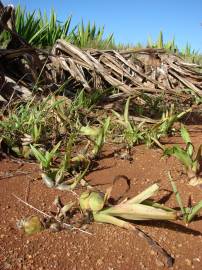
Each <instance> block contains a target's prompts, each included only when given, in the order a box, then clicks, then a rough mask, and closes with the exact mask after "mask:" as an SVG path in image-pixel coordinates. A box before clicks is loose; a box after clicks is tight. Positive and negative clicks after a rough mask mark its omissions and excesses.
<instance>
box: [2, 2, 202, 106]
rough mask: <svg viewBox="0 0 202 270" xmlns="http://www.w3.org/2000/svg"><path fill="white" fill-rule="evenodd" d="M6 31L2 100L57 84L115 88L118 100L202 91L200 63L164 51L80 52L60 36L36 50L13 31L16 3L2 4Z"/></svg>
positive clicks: (74, 87)
mask: <svg viewBox="0 0 202 270" xmlns="http://www.w3.org/2000/svg"><path fill="white" fill-rule="evenodd" d="M4 31H6V32H7V33H9V35H10V41H9V42H8V45H7V47H6V48H5V49H0V59H1V61H0V101H2V102H8V101H9V100H10V99H11V98H14V97H20V96H22V97H23V98H27V97H28V96H31V95H32V94H33V93H34V92H36V90H37V91H38V90H41V91H42V92H43V94H46V93H47V92H48V93H49V92H50V91H51V92H53V91H55V90H57V89H58V88H60V87H61V86H62V87H63V88H64V89H65V92H66V93H70V94H71V93H75V92H76V91H77V90H78V89H82V88H83V89H85V91H87V92H92V91H94V90H95V89H109V88H111V89H116V90H117V92H118V94H117V95H116V98H121V99H122V98H123V97H126V96H129V95H132V96H133V97H138V96H141V95H142V94H143V93H146V94H148V95H150V96H154V95H158V94H163V95H164V96H165V97H168V98H171V99H172V97H173V96H175V97H176V96H177V98H178V99H181V100H187V99H189V96H190V93H191V94H192V96H193V94H194V95H195V96H199V97H201V95H202V73H201V66H199V65H197V64H193V63H186V62H184V60H183V59H182V58H180V57H179V56H177V55H175V54H172V53H168V52H166V51H165V50H164V49H152V48H145V49H131V50H125V51H123V50H122V51H117V50H96V49H83V50H82V49H80V48H78V47H76V46H74V45H72V44H70V43H67V42H66V41H65V40H61V39H60V40H57V42H56V43H55V45H54V46H53V48H52V49H50V50H49V51H47V50H42V49H38V48H34V47H32V46H31V45H30V44H28V43H27V42H26V41H25V40H24V39H23V38H22V37H21V36H19V35H18V33H17V31H16V28H15V9H14V7H13V6H7V7H4V6H3V4H2V3H1V2H0V34H1V33H2V32H4ZM41 91H39V92H41ZM117 92H116V93H117Z"/></svg>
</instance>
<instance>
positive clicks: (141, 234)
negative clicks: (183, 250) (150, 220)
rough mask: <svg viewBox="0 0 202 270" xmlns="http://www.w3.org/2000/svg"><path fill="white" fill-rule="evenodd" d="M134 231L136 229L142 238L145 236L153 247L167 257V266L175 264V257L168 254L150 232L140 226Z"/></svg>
mask: <svg viewBox="0 0 202 270" xmlns="http://www.w3.org/2000/svg"><path fill="white" fill-rule="evenodd" d="M134 231H136V232H137V234H138V235H139V236H140V237H141V238H144V239H145V240H146V241H147V243H148V244H149V245H150V246H151V247H152V248H153V249H155V250H156V251H157V252H159V253H161V254H162V255H163V256H164V257H165V258H166V264H167V267H172V266H173V263H174V258H173V257H172V256H171V255H170V254H168V252H167V251H166V250H165V249H164V248H162V247H161V246H160V245H159V244H158V243H157V242H156V241H155V240H153V239H152V238H151V237H150V236H149V235H148V234H146V233H145V232H143V231H142V230H141V229H140V228H137V227H134Z"/></svg>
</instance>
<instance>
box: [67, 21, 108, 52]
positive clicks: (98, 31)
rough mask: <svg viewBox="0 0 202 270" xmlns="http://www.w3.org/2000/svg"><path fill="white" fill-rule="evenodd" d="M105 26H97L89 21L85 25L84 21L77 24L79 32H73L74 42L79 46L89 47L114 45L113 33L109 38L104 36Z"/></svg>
mask: <svg viewBox="0 0 202 270" xmlns="http://www.w3.org/2000/svg"><path fill="white" fill-rule="evenodd" d="M103 35H104V27H96V25H95V23H94V24H93V25H91V24H90V22H88V24H87V26H86V27H85V26H84V23H83V21H82V22H81V23H80V24H79V25H78V26H77V32H76V33H75V31H74V32H73V34H72V40H73V43H74V44H75V45H76V46H78V47H82V48H83V47H87V48H90V47H91V48H100V49H101V48H109V47H110V46H113V34H111V35H109V36H108V37H107V38H104V37H103Z"/></svg>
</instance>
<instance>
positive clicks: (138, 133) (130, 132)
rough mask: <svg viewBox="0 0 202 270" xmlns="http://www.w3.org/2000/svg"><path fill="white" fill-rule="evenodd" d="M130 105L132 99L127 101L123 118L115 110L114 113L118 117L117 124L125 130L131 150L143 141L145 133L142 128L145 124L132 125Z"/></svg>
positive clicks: (124, 135)
mask: <svg viewBox="0 0 202 270" xmlns="http://www.w3.org/2000/svg"><path fill="white" fill-rule="evenodd" d="M129 105H130V97H129V98H128V99H127V101H126V104H125V108H124V114H123V116H122V115H120V114H119V113H117V112H115V111H113V110H112V112H113V113H114V115H115V116H116V117H117V122H118V123H119V124H120V125H121V126H122V127H123V128H124V130H123V137H124V139H125V140H126V142H127V144H128V146H129V147H130V148H131V147H132V146H133V145H134V144H136V143H139V142H140V141H142V140H143V134H144V132H143V131H142V129H141V128H142V126H143V124H144V122H142V123H140V124H139V125H138V126H136V125H134V123H132V121H130V119H129Z"/></svg>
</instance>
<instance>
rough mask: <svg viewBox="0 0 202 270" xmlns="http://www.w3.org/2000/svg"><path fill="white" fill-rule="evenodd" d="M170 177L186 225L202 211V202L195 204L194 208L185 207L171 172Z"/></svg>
mask: <svg viewBox="0 0 202 270" xmlns="http://www.w3.org/2000/svg"><path fill="white" fill-rule="evenodd" d="M168 177H169V181H170V183H171V185H172V188H173V192H174V194H175V197H176V200H177V202H178V205H179V207H180V209H181V212H182V216H183V219H184V221H185V222H186V223H189V222H191V221H192V220H193V219H194V218H195V216H196V215H197V214H198V213H199V212H200V211H201V209H202V201H200V202H198V203H197V204H195V205H194V206H192V207H184V206H183V202H182V199H181V196H180V194H179V192H178V190H177V186H176V184H175V182H174V181H173V179H172V176H171V174H170V172H169V173H168Z"/></svg>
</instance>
